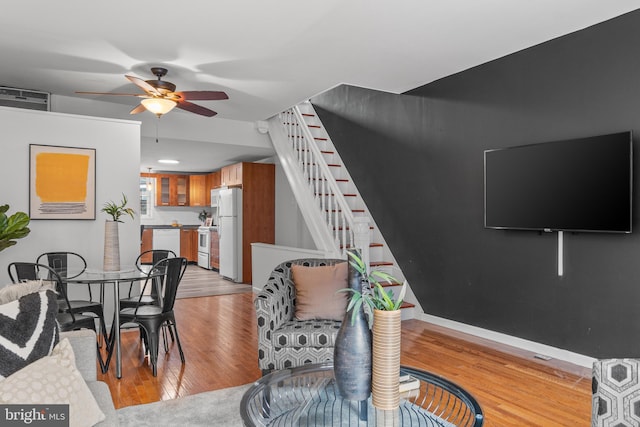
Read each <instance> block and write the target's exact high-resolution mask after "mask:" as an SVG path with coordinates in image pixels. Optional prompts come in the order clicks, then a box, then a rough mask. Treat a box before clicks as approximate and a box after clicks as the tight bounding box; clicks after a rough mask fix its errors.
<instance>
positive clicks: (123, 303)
mask: <svg viewBox="0 0 640 427" xmlns="http://www.w3.org/2000/svg"><path fill="white" fill-rule="evenodd" d="M149 255H150V256H151V260H152V261H151V265H152V266H153V265H156V264H157V263H158V262H160V261H161V260H163V259H165V258H175V257H177V255H176V253H175V252H173V251H172V250H169V249H151V250H148V251H144V252H142V253H141V254H140V255H138V258H136V263H135V265H136V268H137V269H138V270H140V271H142V272H143V273H144V272H146V271H147V270H145V269H144V268H142V266H143V265H144V263H143V259H144V258H146V257H148V256H149ZM156 289H157V287H156V286H153V287H152V288H151V290H150V293H149V294H148V295H142V298H140V295H134V296H132V295H131V294H132V293H133V282H131V284H130V285H129V294H128V296H127V298H121V299H120V308H124V307H135V306H136V305H138V304H156V305H157V304H158V295H157V294H156Z"/></svg>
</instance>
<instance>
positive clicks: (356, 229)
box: [353, 216, 371, 271]
mask: <svg viewBox="0 0 640 427" xmlns="http://www.w3.org/2000/svg"><path fill="white" fill-rule="evenodd" d="M370 243H371V233H370V232H369V217H367V216H356V217H354V218H353V245H354V246H355V247H356V248H358V249H360V254H361V255H362V261H363V262H364V265H366V266H367V271H369V245H370Z"/></svg>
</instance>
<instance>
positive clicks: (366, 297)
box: [339, 251, 407, 328]
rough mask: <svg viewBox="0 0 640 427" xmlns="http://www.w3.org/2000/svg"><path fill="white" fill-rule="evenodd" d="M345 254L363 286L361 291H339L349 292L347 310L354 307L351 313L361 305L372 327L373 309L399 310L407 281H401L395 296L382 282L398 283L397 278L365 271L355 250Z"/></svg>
mask: <svg viewBox="0 0 640 427" xmlns="http://www.w3.org/2000/svg"><path fill="white" fill-rule="evenodd" d="M347 255H348V256H349V257H350V258H351V259H350V260H349V264H350V265H351V267H352V268H354V269H355V270H356V271H357V272H358V273H360V275H361V276H362V281H363V282H364V286H363V289H362V291H361V292H360V291H357V290H354V289H341V290H340V291H339V292H351V294H352V295H351V299H350V300H349V305H348V306H347V311H349V310H350V309H352V308H354V309H355V310H353V311H352V313H355V312H356V310H357V309H358V308H359V307H360V306H362V307H363V308H364V311H365V313H366V314H367V317H368V320H369V327H370V328H371V327H373V324H374V310H380V311H396V310H400V306H401V305H402V302H403V300H404V296H405V293H406V290H407V282H406V281H404V282H403V283H402V288H401V289H400V293H399V294H398V297H397V298H396V297H395V296H394V294H393V291H391V290H389V291H385V290H384V287H383V286H382V283H399V280H398V279H396V278H395V277H393V276H392V275H390V274H388V273H386V272H384V271H380V270H371V271H370V272H369V271H367V266H366V265H365V263H364V261H362V258H360V256H359V255H358V254H357V253H356V252H355V251H347Z"/></svg>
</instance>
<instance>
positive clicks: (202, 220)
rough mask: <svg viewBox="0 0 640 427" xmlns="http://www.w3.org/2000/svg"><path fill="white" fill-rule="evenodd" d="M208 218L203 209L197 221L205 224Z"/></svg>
mask: <svg viewBox="0 0 640 427" xmlns="http://www.w3.org/2000/svg"><path fill="white" fill-rule="evenodd" d="M208 216H209V212H207V211H206V210H205V209H203V210H202V212H200V213H199V214H198V219H199V220H200V222H205V221H206V220H207V217H208Z"/></svg>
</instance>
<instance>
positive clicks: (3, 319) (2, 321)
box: [0, 290, 59, 378]
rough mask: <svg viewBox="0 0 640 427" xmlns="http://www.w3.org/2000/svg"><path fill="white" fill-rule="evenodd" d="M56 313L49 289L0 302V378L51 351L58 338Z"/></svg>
mask: <svg viewBox="0 0 640 427" xmlns="http://www.w3.org/2000/svg"><path fill="white" fill-rule="evenodd" d="M57 312H58V303H57V302H56V294H55V293H54V292H53V291H51V290H47V291H41V292H34V293H31V294H27V295H24V296H23V297H21V298H20V299H18V300H16V301H12V302H10V303H7V304H2V305H0V378H6V377H8V376H9V375H11V374H13V373H14V372H16V371H17V370H19V369H22V368H23V367H25V366H27V365H28V364H30V363H31V362H34V361H36V360H38V359H40V358H42V357H44V356H48V355H49V354H51V350H53V347H54V346H55V345H56V344H57V343H58V340H59V335H58V325H57V323H56V314H57Z"/></svg>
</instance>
